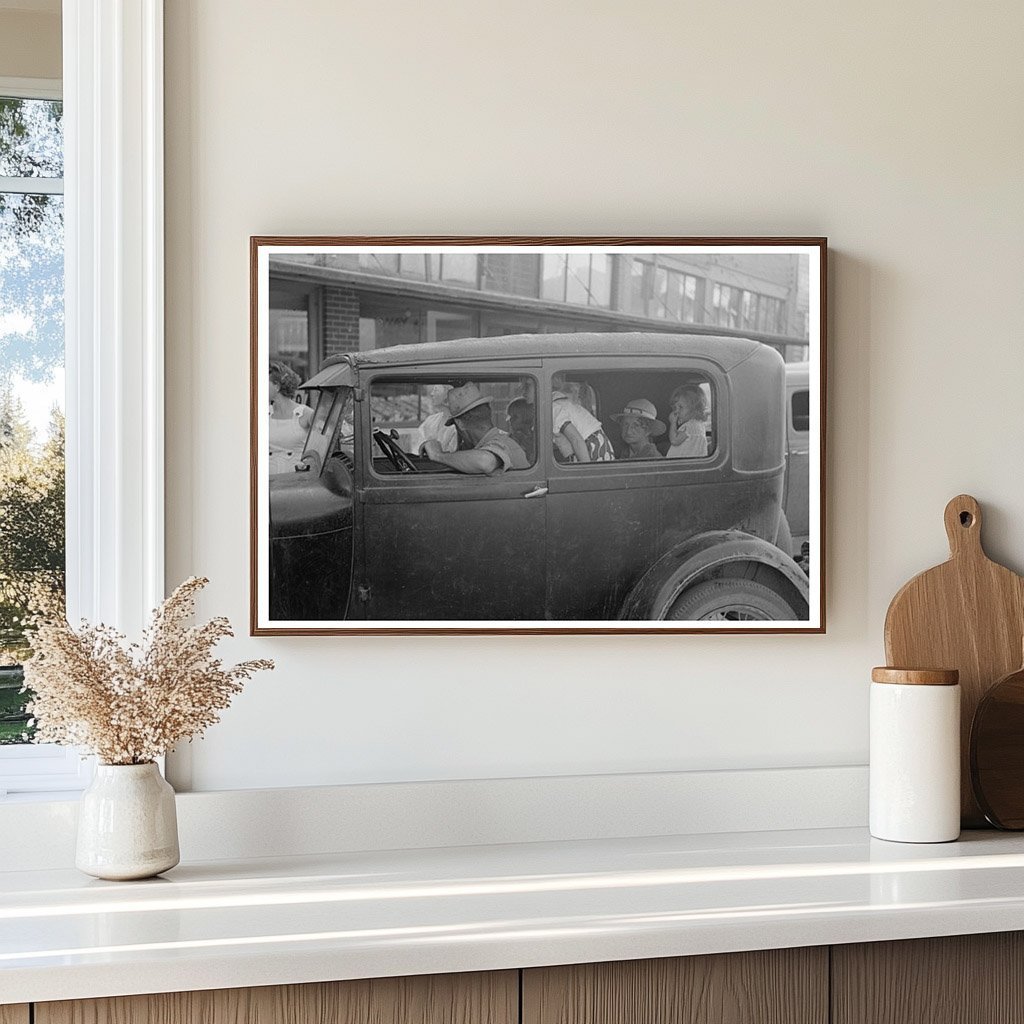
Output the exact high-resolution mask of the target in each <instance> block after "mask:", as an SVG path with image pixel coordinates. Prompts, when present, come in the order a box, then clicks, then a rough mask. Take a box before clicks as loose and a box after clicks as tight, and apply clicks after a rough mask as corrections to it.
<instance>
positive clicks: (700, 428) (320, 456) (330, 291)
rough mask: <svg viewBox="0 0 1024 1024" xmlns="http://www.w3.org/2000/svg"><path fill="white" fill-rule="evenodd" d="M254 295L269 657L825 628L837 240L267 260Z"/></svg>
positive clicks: (499, 241)
mask: <svg viewBox="0 0 1024 1024" xmlns="http://www.w3.org/2000/svg"><path fill="white" fill-rule="evenodd" d="M250 287H251V292H250V319H251V325H250V335H251V337H250V351H251V355H250V365H251V382H250V395H251V422H250V434H251V446H250V476H251V517H250V518H251V523H250V577H251V616H250V628H251V633H252V634H253V635H260V636H270V635H292V634H297V635H345V634H414V633H429V634H464V633H471V634H472V633H476V634H479V633H495V634H534V633H573V634H580V633H585V634H596V633H627V634H628V633H727V634H736V633H759V634H760V633H823V632H824V631H825V543H824V542H825V398H826V373H825V369H826V313H825V311H826V289H827V243H826V239H824V238H774V237H773V238H686V237H681V238H677V237H653V238H627V237H491V236H479V237H477V236H474V237H462V236H460V237H448V236H407V237H392V236H388V237H305V236H303V237H289V236H256V237H253V238H252V239H251V240H250ZM634 392H636V394H634ZM595 425H596V426H595ZM584 435H586V436H584ZM791 527H792V528H791Z"/></svg>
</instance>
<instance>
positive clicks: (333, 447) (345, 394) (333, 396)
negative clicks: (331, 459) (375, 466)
mask: <svg viewBox="0 0 1024 1024" xmlns="http://www.w3.org/2000/svg"><path fill="white" fill-rule="evenodd" d="M339 423H340V424H341V426H340V429H339V428H338V424H339ZM335 435H337V436H335ZM352 441H353V425H352V389H351V388H346V387H339V388H325V389H324V390H323V391H321V392H320V397H319V399H318V400H317V403H316V411H315V412H314V414H313V422H312V424H310V428H309V434H308V435H307V437H306V447H305V448H304V449H303V457H304V458H305V456H307V455H310V454H311V453H312V454H315V455H316V457H317V467H318V468H320V467H323V465H324V464H325V463H326V462H327V458H328V456H329V455H330V454H331V453H332V452H334V451H337V450H338V449H339V448H340V449H342V450H345V451H347V452H348V454H349V455H351V454H352Z"/></svg>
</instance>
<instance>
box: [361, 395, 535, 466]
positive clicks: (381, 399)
mask: <svg viewBox="0 0 1024 1024" xmlns="http://www.w3.org/2000/svg"><path fill="white" fill-rule="evenodd" d="M467 384H472V385H473V386H474V387H475V388H476V389H477V390H478V391H479V394H480V397H481V398H482V399H484V400H483V401H482V402H478V403H477V405H476V410H478V411H477V412H476V414H475V416H474V417H473V422H468V421H467V422H460V424H459V425H458V426H456V425H455V424H449V423H448V419H449V418H450V411H449V407H448V405H447V404H446V403H447V401H448V392H449V391H450V390H451V389H452V388H453V387H458V388H462V387H465V386H466V385H467ZM535 393H536V384H535V382H534V380H533V378H532V377H491V378H488V377H483V378H481V377H474V378H473V380H472V381H471V382H470V381H468V380H466V379H465V378H452V377H446V378H442V377H434V378H431V379H429V380H427V379H425V378H417V379H408V378H406V379H387V380H380V379H378V380H375V381H373V383H372V384H371V386H370V420H371V436H372V435H375V434H376V433H377V432H380V433H383V434H385V435H386V437H387V438H390V439H391V441H392V442H394V443H396V444H397V445H398V446H399V447H400V448H401V450H402V451H403V452H405V453H406V454H407V455H409V456H410V457H411V459H412V462H413V464H414V465H415V466H416V470H417V472H419V473H451V472H454V471H453V470H452V469H451V468H450V467H449V466H447V465H445V464H442V463H439V462H432V461H431V460H430V459H427V458H426V457H425V456H424V455H422V454H421V449H422V448H423V445H424V443H425V442H426V441H428V440H435V441H437V442H438V443H439V444H440V445H441V448H442V450H443V451H445V452H449V453H451V452H456V451H468V450H470V449H472V448H474V447H475V446H476V444H477V443H478V442H479V440H480V439H481V438H482V437H483V436H484V435H485V434H486V433H487V432H488V431H489V430H492V429H497V430H498V431H500V432H501V433H502V434H504V435H508V436H509V437H510V438H512V440H513V441H514V442H515V444H516V445H518V447H519V448H520V449H521V450H522V452H523V454H524V455H525V457H526V465H521V466H513V467H510V468H513V469H524V468H526V467H527V466H530V465H533V463H534V461H535V459H536V442H535V437H536V427H537V424H536V408H535V404H534V401H533V395H534V394H535ZM467 411H470V410H467ZM372 444H373V453H372V458H373V469H374V472H376V473H378V474H380V475H383V476H390V475H392V474H394V473H395V472H402V470H401V469H399V468H398V467H397V466H396V465H395V461H394V459H392V458H389V457H388V454H387V452H386V451H385V450H384V449H385V447H387V440H385V441H384V442H383V446H382V443H381V442H379V441H376V440H373V442H372Z"/></svg>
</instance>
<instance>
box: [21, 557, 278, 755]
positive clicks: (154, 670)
mask: <svg viewBox="0 0 1024 1024" xmlns="http://www.w3.org/2000/svg"><path fill="white" fill-rule="evenodd" d="M208 582H209V580H207V579H204V578H201V577H195V576H193V577H191V578H190V579H187V580H185V582H184V583H182V584H181V585H180V586H179V587H178V588H177V590H175V591H174V593H173V594H171V596H170V597H169V598H167V600H166V601H164V602H163V604H162V605H160V607H159V608H157V609H156V610H155V611H154V612H153V618H152V620H151V622H150V625H149V627H148V628H147V629H146V630H145V632H144V633H143V638H142V643H141V645H140V644H131V645H126V638H125V636H124V635H123V634H122V633H119V632H118V631H117V630H115V629H111V628H110V627H109V626H104V625H102V624H101V625H99V626H92V625H90V624H89V623H87V622H83V623H82V625H81V626H80V628H79V629H77V630H75V629H73V628H72V627H71V626H70V625H69V623H68V622H67V620H66V619H65V618H64V617H63V616H59V617H57V616H55V617H45V616H41V617H40V618H39V619H38V620H37V622H36V624H35V633H34V636H33V640H32V646H33V648H34V651H35V653H34V654H33V656H32V657H31V658H29V660H28V661H27V662H26V663H25V689H26V690H29V691H32V693H33V694H34V697H33V698H32V700H31V702H30V703H29V705H28V709H29V711H30V712H31V713H32V714H33V715H34V716H35V719H36V722H37V728H36V734H35V739H36V742H38V743H60V744H63V745H67V746H77V747H84V748H86V749H87V750H89V751H91V752H92V753H94V754H96V755H97V756H98V757H99V759H100V761H101V762H103V763H104V764H121V765H124V764H146V763H148V762H150V761H153V760H154V759H155V758H156V757H158V756H159V755H160V754H163V753H165V752H166V751H168V750H170V749H171V748H172V747H173V746H174V745H175V744H176V743H178V742H180V741H181V740H184V739H189V738H191V737H193V736H198V735H199V734H201V733H202V732H203V730H204V729H206V728H208V727H209V726H211V725H213V724H214V723H215V722H217V721H219V719H220V714H219V712H221V711H223V710H224V709H225V708H226V707H227V706H228V705H229V704H230V703H231V698H232V697H233V696H234V695H235V694H236V693H238V692H239V691H240V690H241V689H242V684H243V682H244V681H245V680H246V679H248V678H249V677H250V676H251V675H252V674H253V673H254V672H259V671H261V670H263V669H272V668H273V667H274V663H273V662H272V661H266V660H262V659H261V660H256V661H243V662H241V663H240V664H238V665H235V666H233V667H231V668H225V667H224V666H223V663H222V662H221V660H220V659H219V658H215V657H213V648H214V647H215V646H216V644H217V643H218V642H219V641H220V640H222V639H223V638H224V637H230V636H232V635H233V634H232V631H231V626H230V624H229V623H228V620H227V619H225V618H223V617H218V618H215V619H212V620H211V621H210V622H207V623H206V624H205V625H201V626H188V625H186V623H187V621H188V620H189V619H190V618H191V617H192V615H193V613H194V612H195V599H196V595H197V594H198V593H199V591H201V590H202V589H203V587H205V586H206V584H207V583H208Z"/></svg>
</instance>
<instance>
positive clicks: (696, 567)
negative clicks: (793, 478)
mask: <svg viewBox="0 0 1024 1024" xmlns="http://www.w3.org/2000/svg"><path fill="white" fill-rule="evenodd" d="M738 562H755V563H757V564H759V565H764V566H767V567H768V568H770V569H772V570H774V571H775V572H777V573H778V574H779V575H780V576H782V577H783V579H785V580H786V581H787V582H789V583H790V584H791V585H792V586H793V587H794V588H795V589H796V590H797V592H798V593H799V594H800V595H801V597H802V598H803V600H804V601H807V600H808V593H809V588H808V583H807V577H806V576H805V575H804V573H803V572H802V571H801V569H800V566H798V565H797V564H796V562H794V561H793V559H792V558H791V557H790V556H789V555H788V554H787V553H786V552H784V551H782V550H780V549H779V548H777V547H776V546H775V545H774V544H770V543H769V542H768V541H766V540H762V539H761V538H759V537H754V536H753V535H752V534H749V533H744V532H743V531H742V530H713V531H710V532H708V533H701V534H698V535H697V536H695V537H691V538H690V539H689V540H687V541H684V542H683V543H682V544H680V545H678V546H677V547H675V548H673V549H672V550H671V551H669V552H667V553H666V554H665V555H663V556H662V557H661V558H659V559H658V561H657V562H655V563H654V565H652V566H651V568H650V569H648V570H647V572H645V573H644V575H643V576H642V577H641V578H640V580H639V581H638V582H637V584H636V585H635V586H634V587H633V589H632V590H631V591H630V593H629V596H628V597H627V598H626V601H625V603H624V604H623V606H622V610H621V612H620V613H619V618H620V619H651V618H660V615H652V614H651V612H652V610H654V609H662V610H664V609H667V608H669V607H670V606H671V604H672V602H673V601H674V600H675V599H676V598H677V597H678V596H679V595H680V594H681V593H682V592H683V591H684V590H685V589H686V588H687V587H689V586H691V585H692V584H693V583H695V582H696V581H697V580H699V579H702V578H704V577H706V576H708V575H709V574H710V573H711V572H712V571H714V570H717V569H721V568H723V567H725V566H726V565H728V564H729V563H738Z"/></svg>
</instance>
